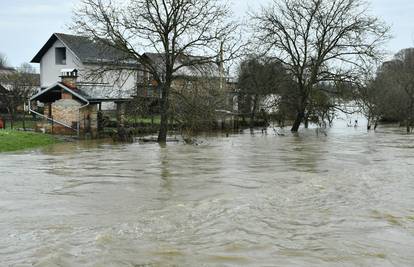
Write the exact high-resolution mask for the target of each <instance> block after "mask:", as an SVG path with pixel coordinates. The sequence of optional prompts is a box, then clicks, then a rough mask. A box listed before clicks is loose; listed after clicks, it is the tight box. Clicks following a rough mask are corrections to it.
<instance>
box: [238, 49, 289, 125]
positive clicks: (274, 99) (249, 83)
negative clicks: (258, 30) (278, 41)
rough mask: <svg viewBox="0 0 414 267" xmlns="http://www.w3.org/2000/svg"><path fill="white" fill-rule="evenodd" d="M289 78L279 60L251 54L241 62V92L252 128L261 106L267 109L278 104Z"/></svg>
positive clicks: (239, 78) (239, 82) (239, 79)
mask: <svg viewBox="0 0 414 267" xmlns="http://www.w3.org/2000/svg"><path fill="white" fill-rule="evenodd" d="M289 78H290V76H289V75H288V74H287V73H286V69H285V68H284V67H283V65H282V64H281V63H280V62H279V61H277V60H272V59H268V58H264V59H261V58H259V57H257V56H250V57H249V58H248V59H246V60H245V61H243V62H242V63H241V64H240V68H239V77H238V84H239V88H240V92H239V94H240V96H241V98H243V99H244V100H245V101H244V102H247V103H246V104H247V106H248V110H249V113H250V128H251V129H252V128H253V127H254V122H255V117H256V115H257V113H258V112H259V108H263V109H265V110H266V111H267V110H269V109H272V108H276V107H277V106H278V104H279V103H278V102H279V100H280V97H279V96H280V95H281V93H282V91H283V87H286V86H287V85H288V83H289Z"/></svg>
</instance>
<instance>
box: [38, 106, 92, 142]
mask: <svg viewBox="0 0 414 267" xmlns="http://www.w3.org/2000/svg"><path fill="white" fill-rule="evenodd" d="M82 105H83V104H82V103H80V102H78V101H76V100H74V99H60V100H58V101H56V102H54V103H52V105H51V108H52V118H53V120H55V121H59V122H61V123H64V124H66V125H68V126H71V127H72V128H74V129H77V124H78V121H79V119H80V125H79V126H80V131H81V133H82V134H84V133H90V134H91V135H92V137H96V136H97V134H98V106H97V105H96V104H92V105H89V106H86V107H84V108H82V109H81V110H80V113H79V108H80V107H81V106H82ZM46 106H47V105H45V107H46ZM48 114H49V111H48V108H45V115H46V116H47V115H48ZM40 127H41V128H43V129H44V130H45V131H46V132H49V133H53V134H76V131H75V130H72V129H69V128H67V127H65V126H63V125H60V124H58V123H53V129H52V123H48V122H47V121H45V122H44V123H43V126H39V128H40Z"/></svg>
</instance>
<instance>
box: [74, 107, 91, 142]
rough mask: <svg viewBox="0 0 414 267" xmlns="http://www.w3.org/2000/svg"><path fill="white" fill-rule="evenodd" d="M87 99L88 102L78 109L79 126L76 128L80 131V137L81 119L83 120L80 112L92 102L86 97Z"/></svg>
mask: <svg viewBox="0 0 414 267" xmlns="http://www.w3.org/2000/svg"><path fill="white" fill-rule="evenodd" d="M85 101H86V104H85V105H83V106H81V107H79V109H78V127H77V129H76V130H77V132H78V138H79V137H80V121H81V115H80V114H81V109H83V108H86V107H87V106H89V105H90V102H89V101H88V100H87V99H85Z"/></svg>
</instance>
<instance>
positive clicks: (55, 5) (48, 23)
mask: <svg viewBox="0 0 414 267" xmlns="http://www.w3.org/2000/svg"><path fill="white" fill-rule="evenodd" d="M0 1H1V7H2V8H1V9H0V53H3V54H5V55H6V56H7V58H8V61H9V63H10V64H11V65H13V66H17V65H19V64H21V63H23V62H28V61H30V60H31V59H32V57H33V56H34V55H35V54H36V52H37V51H38V50H39V49H40V48H41V46H42V45H43V44H44V43H45V42H46V40H47V39H48V38H49V37H50V35H51V34H52V33H53V32H68V30H67V26H66V25H68V24H69V23H70V21H71V17H72V7H73V6H74V5H75V4H78V3H79V0H66V1H61V0H0ZM269 2H271V0H256V1H252V0H233V9H234V12H235V13H236V15H237V16H244V15H245V13H246V12H247V11H254V10H257V9H258V8H259V7H260V5H266V4H268V3H269ZM371 3H372V4H371V5H372V13H373V14H375V15H377V16H379V17H381V18H382V19H383V20H384V21H386V22H387V23H388V24H389V25H391V26H392V35H393V36H394V39H393V40H391V41H390V42H389V44H388V45H387V49H388V50H389V51H390V53H395V52H397V51H398V50H400V49H402V48H406V47H410V46H414V19H413V18H412V17H413V14H414V1H413V0H371Z"/></svg>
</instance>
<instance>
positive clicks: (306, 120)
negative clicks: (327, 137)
mask: <svg viewBox="0 0 414 267" xmlns="http://www.w3.org/2000/svg"><path fill="white" fill-rule="evenodd" d="M304 120H305V129H308V128H309V115H306V116H305V118H304Z"/></svg>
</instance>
